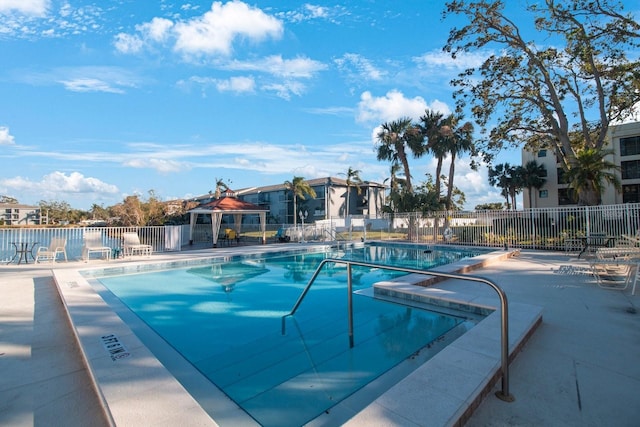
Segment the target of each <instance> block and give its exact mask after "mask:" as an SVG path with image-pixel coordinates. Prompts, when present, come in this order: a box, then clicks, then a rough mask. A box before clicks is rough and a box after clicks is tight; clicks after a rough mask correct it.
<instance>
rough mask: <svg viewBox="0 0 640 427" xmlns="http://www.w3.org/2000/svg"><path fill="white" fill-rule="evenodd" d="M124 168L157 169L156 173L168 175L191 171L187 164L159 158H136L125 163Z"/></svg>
mask: <svg viewBox="0 0 640 427" xmlns="http://www.w3.org/2000/svg"><path fill="white" fill-rule="evenodd" d="M123 165H124V166H128V167H132V168H137V169H155V170H156V171H158V172H160V173H163V174H166V173H171V172H183V171H186V170H189V169H191V167H190V166H189V164H188V163H186V162H177V161H175V160H165V159H157V158H136V159H130V160H127V161H125V162H123Z"/></svg>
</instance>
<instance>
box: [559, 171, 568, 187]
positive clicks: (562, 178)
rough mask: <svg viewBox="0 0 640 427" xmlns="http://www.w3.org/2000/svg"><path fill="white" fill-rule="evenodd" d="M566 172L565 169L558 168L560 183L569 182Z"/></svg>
mask: <svg viewBox="0 0 640 427" xmlns="http://www.w3.org/2000/svg"><path fill="white" fill-rule="evenodd" d="M566 175H567V174H566V173H565V171H564V169H562V168H558V184H568V183H569V180H567V178H566Z"/></svg>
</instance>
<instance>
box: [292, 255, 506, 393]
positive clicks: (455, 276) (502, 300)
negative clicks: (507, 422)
mask: <svg viewBox="0 0 640 427" xmlns="http://www.w3.org/2000/svg"><path fill="white" fill-rule="evenodd" d="M328 263H333V264H346V265H347V307H348V316H347V317H348V322H349V347H350V348H353V284H352V280H351V267H352V266H354V265H357V266H361V267H371V268H380V269H386V270H393V271H401V272H405V273H414V274H423V275H428V276H436V277H444V278H447V279H460V280H466V281H471V282H478V283H484V284H486V285H489V286H490V287H491V288H493V290H495V291H496V293H497V294H498V297H500V308H501V328H500V329H501V338H500V356H501V357H500V358H501V369H502V390H499V391H497V392H496V396H497V397H498V398H499V399H501V400H504V401H505V402H513V401H514V400H515V398H514V397H513V395H511V394H510V393H509V304H508V302H507V294H506V293H505V292H504V291H503V290H502V288H500V287H499V286H498V285H496V284H495V283H493V282H492V281H491V280H488V279H485V278H484V277H477V276H465V275H462V274H456V273H444V272H441V271H432V270H418V269H415V268H406V267H394V266H390V265H380V264H373V263H370V262H361V261H351V260H344V259H335V258H327V259H324V260H322V261H321V262H320V265H318V268H316V271H315V272H314V273H313V276H311V279H309V283H307V286H306V287H305V288H304V290H303V291H302V293H301V294H300V296H299V297H298V300H297V301H296V303H295V304H294V305H293V308H292V309H291V311H290V312H289V313H288V314H285V315H284V316H282V335H284V334H285V325H286V318H287V317H289V316H293V315H294V314H295V312H296V311H297V310H298V307H299V306H300V304H301V303H302V300H304V298H305V296H306V295H307V293H308V292H309V289H310V288H311V285H313V282H314V281H315V280H316V278H317V277H318V274H320V270H322V267H324V265H325V264H328Z"/></svg>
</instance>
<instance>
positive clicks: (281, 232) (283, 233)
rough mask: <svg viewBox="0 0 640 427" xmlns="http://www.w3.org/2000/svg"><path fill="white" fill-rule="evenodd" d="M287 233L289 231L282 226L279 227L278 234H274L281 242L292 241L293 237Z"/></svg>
mask: <svg viewBox="0 0 640 427" xmlns="http://www.w3.org/2000/svg"><path fill="white" fill-rule="evenodd" d="M286 233H287V232H286V231H285V229H284V228H282V227H280V228H278V231H277V232H276V235H275V236H274V237H275V238H276V241H278V242H280V243H287V242H289V241H291V237H289V236H287V234H286Z"/></svg>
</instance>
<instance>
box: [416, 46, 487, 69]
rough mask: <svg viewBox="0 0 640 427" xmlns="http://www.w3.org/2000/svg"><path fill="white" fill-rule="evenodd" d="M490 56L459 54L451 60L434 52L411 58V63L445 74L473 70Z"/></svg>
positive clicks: (484, 53) (447, 55)
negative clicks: (438, 70)
mask: <svg viewBox="0 0 640 427" xmlns="http://www.w3.org/2000/svg"><path fill="white" fill-rule="evenodd" d="M489 56H491V52H473V53H469V52H461V53H459V54H458V55H457V56H456V58H455V59H454V58H452V57H451V54H449V53H447V52H443V51H442V50H435V51H431V52H428V53H425V54H423V55H420V56H417V57H415V58H413V62H415V63H416V64H418V66H422V67H426V68H429V69H432V70H435V69H445V70H446V71H447V72H448V71H451V70H460V71H462V70H466V69H467V68H475V67H479V66H481V65H482V63H483V62H484V61H485V59H487V58H488V57H489Z"/></svg>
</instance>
